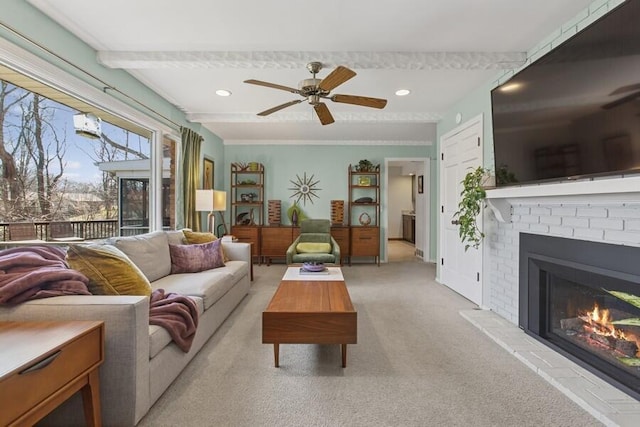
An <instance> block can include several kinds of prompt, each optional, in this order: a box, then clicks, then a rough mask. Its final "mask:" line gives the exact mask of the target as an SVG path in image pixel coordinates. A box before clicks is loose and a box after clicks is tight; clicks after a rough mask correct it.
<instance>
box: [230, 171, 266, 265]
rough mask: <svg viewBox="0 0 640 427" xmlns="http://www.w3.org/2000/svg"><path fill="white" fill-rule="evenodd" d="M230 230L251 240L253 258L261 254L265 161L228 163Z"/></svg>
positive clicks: (249, 241)
mask: <svg viewBox="0 0 640 427" xmlns="http://www.w3.org/2000/svg"><path fill="white" fill-rule="evenodd" d="M230 182H231V234H233V235H234V236H235V237H237V238H238V240H239V241H241V242H247V243H251V244H252V246H251V254H252V256H253V257H254V258H259V255H260V226H262V225H263V224H264V165H262V163H250V164H249V166H245V165H244V164H239V163H232V164H231V181H230Z"/></svg>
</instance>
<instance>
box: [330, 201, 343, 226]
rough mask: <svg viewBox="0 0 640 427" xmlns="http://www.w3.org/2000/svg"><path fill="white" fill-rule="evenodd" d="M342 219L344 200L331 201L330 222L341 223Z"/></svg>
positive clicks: (333, 223)
mask: <svg viewBox="0 0 640 427" xmlns="http://www.w3.org/2000/svg"><path fill="white" fill-rule="evenodd" d="M343 221H344V200H332V201H331V224H332V225H337V224H342V223H343Z"/></svg>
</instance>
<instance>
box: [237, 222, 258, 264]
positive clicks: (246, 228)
mask: <svg viewBox="0 0 640 427" xmlns="http://www.w3.org/2000/svg"><path fill="white" fill-rule="evenodd" d="M231 234H232V235H233V236H235V237H236V238H237V239H238V242H244V243H251V257H252V258H253V259H254V260H255V259H257V260H258V262H260V259H259V258H260V250H261V249H260V244H261V240H260V226H257V225H234V226H232V227H231Z"/></svg>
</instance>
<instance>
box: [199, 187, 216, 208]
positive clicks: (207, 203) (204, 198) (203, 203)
mask: <svg viewBox="0 0 640 427" xmlns="http://www.w3.org/2000/svg"><path fill="white" fill-rule="evenodd" d="M196 210H197V211H209V212H211V211H213V190H196Z"/></svg>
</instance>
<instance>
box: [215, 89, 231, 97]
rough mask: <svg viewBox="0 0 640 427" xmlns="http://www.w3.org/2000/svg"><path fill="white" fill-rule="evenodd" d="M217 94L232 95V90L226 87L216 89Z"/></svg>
mask: <svg viewBox="0 0 640 427" xmlns="http://www.w3.org/2000/svg"><path fill="white" fill-rule="evenodd" d="M216 95H218V96H231V92H230V91H228V90H226V89H218V90H217V91H216Z"/></svg>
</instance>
